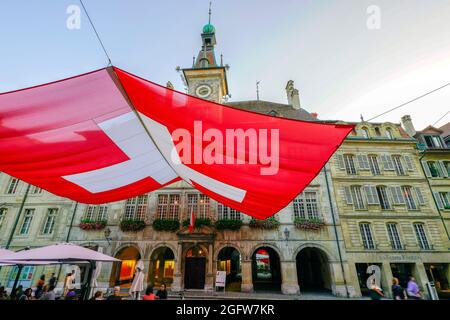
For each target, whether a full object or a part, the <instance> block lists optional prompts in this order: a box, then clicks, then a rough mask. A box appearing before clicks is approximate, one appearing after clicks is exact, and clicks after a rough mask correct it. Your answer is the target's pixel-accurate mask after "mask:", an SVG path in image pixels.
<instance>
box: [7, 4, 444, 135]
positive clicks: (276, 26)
mask: <svg viewBox="0 0 450 320" xmlns="http://www.w3.org/2000/svg"><path fill="white" fill-rule="evenodd" d="M84 3H85V5H86V7H87V9H88V11H89V13H90V15H91V18H92V19H93V20H94V23H95V24H96V27H97V30H98V31H99V33H100V35H101V37H102V39H103V41H104V44H105V46H106V48H107V50H108V52H109V54H110V56H111V59H112V61H113V64H114V65H116V66H118V67H120V68H123V69H125V70H127V71H130V72H132V73H135V74H137V75H139V76H141V77H144V78H146V79H149V80H151V81H154V82H157V83H160V84H165V83H166V82H167V81H168V80H170V81H172V83H174V85H175V87H176V89H178V90H180V91H183V86H182V83H181V80H180V78H179V75H178V74H177V73H176V72H175V68H176V66H181V67H189V66H190V65H191V63H192V56H193V55H196V54H197V52H198V50H199V48H200V44H201V39H200V33H201V28H202V26H203V25H204V24H205V23H206V22H207V18H208V14H207V13H208V3H209V1H208V0H190V1H188V0H172V1H153V0H151V1H150V0H145V1H144V0H128V1H126V0H84ZM70 4H78V5H79V2H78V1H77V0H70V1H69V0H47V1H42V0H40V1H38V0H27V1H25V0H14V1H13V0H9V1H8V0H4V1H1V2H0V39H1V44H2V45H1V48H0V92H4V91H9V90H14V89H18V88H23V87H28V86H32V85H36V84H40V83H45V82H49V81H54V80H57V79H61V78H65V77H68V76H73V75H77V74H80V73H84V72H88V71H91V70H93V69H98V68H102V67H104V66H106V64H107V59H106V57H105V56H104V54H103V51H102V49H101V47H100V45H99V44H98V42H97V40H96V38H95V35H94V33H93V31H92V29H91V27H90V25H89V24H88V21H87V19H86V17H85V16H84V14H83V16H82V18H81V29H80V30H69V29H67V28H66V19H67V17H68V14H67V13H66V9H67V7H68V5H70ZM369 5H377V6H378V7H379V8H380V9H381V29H379V30H369V29H368V28H367V26H366V20H367V18H368V13H367V12H366V10H367V7H368V6H369ZM212 23H213V24H214V25H215V26H216V30H217V40H218V46H217V54H218V55H220V53H223V54H224V60H225V63H228V64H230V66H231V69H230V71H229V74H228V79H229V86H230V91H231V94H232V99H231V100H234V101H237V100H248V99H255V96H256V93H255V82H256V80H260V81H261V99H263V100H269V101H275V102H285V101H286V98H285V92H284V87H285V84H286V82H287V81H288V80H289V79H292V80H294V81H295V85H296V87H297V88H298V89H299V90H300V94H301V103H302V106H303V107H305V109H307V110H308V111H310V112H317V113H319V117H320V118H321V119H343V120H349V121H350V120H351V121H356V120H359V115H360V114H361V113H362V114H363V115H364V116H365V118H366V119H367V118H370V117H372V116H374V115H376V114H378V113H381V112H382V111H384V110H386V109H388V108H390V107H392V106H395V105H398V104H400V103H402V102H405V101H407V100H409V99H411V98H414V97H415V96H418V95H420V94H422V93H424V92H426V91H428V90H431V89H433V88H435V87H439V86H441V85H443V84H445V83H448V82H450V0H430V1H424V0H373V1H366V0H339V1H332V0H281V1H280V0H245V1H242V0H215V1H213V17H212ZM447 110H450V87H447V88H446V89H443V90H441V91H440V92H438V93H436V94H434V95H432V96H429V97H427V98H425V99H423V100H421V101H418V102H415V103H413V104H411V105H409V106H407V107H405V108H403V109H400V110H398V111H396V112H393V113H390V114H388V115H386V116H384V117H382V118H379V119H377V120H379V121H393V122H399V120H400V117H401V116H402V115H404V114H411V116H412V118H413V122H414V124H415V125H416V128H417V129H422V128H423V127H425V126H426V125H428V124H431V123H433V122H435V121H436V120H438V118H439V117H440V116H442V115H443V114H444V113H445V112H446V111H447ZM448 121H450V115H449V116H447V117H446V118H445V119H443V120H442V121H441V122H440V123H438V126H439V125H443V124H444V123H446V122H448Z"/></svg>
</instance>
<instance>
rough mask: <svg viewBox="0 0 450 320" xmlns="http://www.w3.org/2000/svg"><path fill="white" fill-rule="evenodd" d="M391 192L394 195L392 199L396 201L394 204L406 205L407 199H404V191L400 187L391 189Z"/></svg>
mask: <svg viewBox="0 0 450 320" xmlns="http://www.w3.org/2000/svg"><path fill="white" fill-rule="evenodd" d="M389 190H390V191H391V194H392V199H393V200H394V204H404V203H405V198H404V197H403V193H402V189H401V187H399V186H395V187H389Z"/></svg>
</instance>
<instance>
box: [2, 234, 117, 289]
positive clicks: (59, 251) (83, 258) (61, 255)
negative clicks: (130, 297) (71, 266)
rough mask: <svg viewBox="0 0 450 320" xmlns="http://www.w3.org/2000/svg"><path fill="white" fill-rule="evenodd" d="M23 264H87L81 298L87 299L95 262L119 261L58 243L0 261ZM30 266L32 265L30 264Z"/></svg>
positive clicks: (22, 252)
mask: <svg viewBox="0 0 450 320" xmlns="http://www.w3.org/2000/svg"><path fill="white" fill-rule="evenodd" d="M18 261H19V262H23V264H30V263H31V262H32V261H33V262H44V261H45V262H49V263H89V264H90V268H89V273H88V278H87V282H86V284H87V285H86V288H85V289H84V291H83V298H87V295H88V293H89V285H90V283H91V281H92V280H91V279H92V275H93V271H94V269H95V262H97V261H103V262H116V261H120V260H118V259H116V258H113V257H111V256H108V255H106V254H103V253H101V252H97V251H94V250H91V249H87V248H84V247H81V246H78V245H75V244H73V243H59V244H54V245H49V246H45V247H40V248H34V249H30V250H24V251H20V252H14V253H11V254H5V255H4V256H2V258H1V259H0V263H9V262H18ZM31 264H32V263H31Z"/></svg>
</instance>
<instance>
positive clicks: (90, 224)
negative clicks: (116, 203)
mask: <svg viewBox="0 0 450 320" xmlns="http://www.w3.org/2000/svg"><path fill="white" fill-rule="evenodd" d="M106 223H107V221H106V220H101V221H97V220H91V219H82V220H81V222H80V229H83V230H102V229H104V228H105V227H106Z"/></svg>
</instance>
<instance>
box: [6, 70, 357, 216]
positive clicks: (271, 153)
mask: <svg viewBox="0 0 450 320" xmlns="http://www.w3.org/2000/svg"><path fill="white" fill-rule="evenodd" d="M352 128H353V127H352V126H348V125H337V124H323V123H318V122H304V121H295V120H288V119H282V118H277V117H271V116H266V115H260V114H256V113H251V112H247V111H242V110H237V109H233V108H230V107H227V106H223V105H219V104H215V103H212V102H209V101H205V100H201V99H198V98H196V97H192V96H189V95H186V94H183V93H180V92H177V91H174V90H171V89H168V88H165V87H161V86H159V85H156V84H154V83H152V82H149V81H146V80H144V79H141V78H139V77H136V76H134V75H132V74H129V73H127V72H125V71H122V70H120V69H118V68H106V69H101V70H98V71H94V72H90V73H87V74H83V75H80V76H76V77H73V78H68V79H64V80H60V81H56V82H52V83H48V84H44V85H40V86H36V87H32V88H27V89H22V90H18V91H13V92H8V93H3V94H0V150H1V153H0V170H1V171H4V172H6V173H8V174H10V175H11V176H14V177H17V178H19V179H21V180H23V181H26V182H28V183H30V184H32V185H36V186H39V187H41V188H43V189H45V190H47V191H49V192H51V193H54V194H56V195H59V196H62V197H67V198H70V199H73V200H76V201H79V202H82V203H90V204H97V203H106V202H112V201H118V200H124V199H127V198H131V197H134V196H137V195H141V194H144V193H147V192H150V191H154V190H157V189H160V188H162V187H164V186H166V185H169V184H171V183H173V182H175V181H178V180H180V179H183V180H185V181H187V182H188V183H190V184H192V185H193V186H194V187H195V188H197V189H198V190H199V191H201V192H202V193H204V194H205V195H207V196H209V197H211V198H213V199H215V200H217V201H219V202H221V203H223V204H224V205H227V206H229V207H231V208H233V209H236V210H238V211H240V212H243V213H246V214H249V215H252V216H254V217H256V218H259V219H263V218H267V217H270V216H271V215H273V214H275V213H276V212H277V211H279V210H280V209H282V208H283V207H285V206H286V205H287V204H288V203H289V202H290V201H292V199H293V198H294V197H295V196H296V195H298V194H299V193H300V192H301V191H302V190H303V189H304V188H305V186H306V185H308V184H309V183H310V182H311V180H312V179H313V178H314V177H315V176H316V175H317V174H318V172H319V171H320V169H321V168H322V167H323V166H324V164H325V163H326V162H327V161H328V159H329V158H330V157H331V155H332V154H333V152H334V151H335V150H336V149H337V148H338V147H339V145H340V144H341V143H342V141H343V139H344V138H345V137H346V136H347V134H348V133H349V132H350V131H351V129H352ZM230 132H231V133H230ZM255 139H256V140H255Z"/></svg>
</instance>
